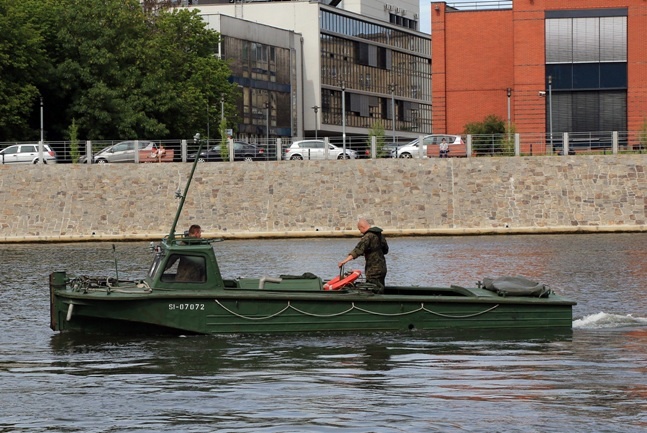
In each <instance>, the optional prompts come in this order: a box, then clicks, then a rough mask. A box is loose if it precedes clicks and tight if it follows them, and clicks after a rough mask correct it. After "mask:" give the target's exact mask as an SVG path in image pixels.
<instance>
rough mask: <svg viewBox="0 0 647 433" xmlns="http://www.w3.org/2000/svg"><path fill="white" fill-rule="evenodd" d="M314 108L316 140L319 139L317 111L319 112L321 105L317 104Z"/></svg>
mask: <svg viewBox="0 0 647 433" xmlns="http://www.w3.org/2000/svg"><path fill="white" fill-rule="evenodd" d="M312 109H313V110H314V111H315V140H316V139H317V132H318V129H319V128H318V127H317V113H318V112H319V106H317V105H315V106H314V107H312Z"/></svg>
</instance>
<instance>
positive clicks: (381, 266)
mask: <svg viewBox="0 0 647 433" xmlns="http://www.w3.org/2000/svg"><path fill="white" fill-rule="evenodd" d="M357 229H358V230H359V231H360V232H361V233H362V239H360V241H359V242H358V243H357V246H355V248H353V250H352V251H351V252H350V253H349V254H348V257H346V258H345V259H344V260H342V261H341V262H339V267H340V268H341V267H342V266H344V265H345V264H346V263H348V262H350V261H351V260H354V259H356V258H357V257H359V256H364V259H365V260H366V264H365V267H364V272H365V275H366V282H367V283H371V284H373V285H375V287H376V288H375V290H373V291H374V292H375V293H384V286H385V279H386V258H385V257H384V255H385V254H387V253H388V252H389V245H388V244H387V242H386V238H385V237H384V235H383V234H382V229H381V228H379V227H371V225H370V224H369V223H368V221H367V220H366V219H365V218H360V219H359V221H358V222H357Z"/></svg>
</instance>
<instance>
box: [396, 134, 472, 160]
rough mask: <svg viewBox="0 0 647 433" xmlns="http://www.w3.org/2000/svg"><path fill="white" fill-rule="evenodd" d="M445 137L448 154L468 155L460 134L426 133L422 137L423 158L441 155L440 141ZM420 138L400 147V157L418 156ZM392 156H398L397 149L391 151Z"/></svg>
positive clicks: (456, 155)
mask: <svg viewBox="0 0 647 433" xmlns="http://www.w3.org/2000/svg"><path fill="white" fill-rule="evenodd" d="M443 138H444V139H445V141H446V142H447V144H448V156H450V157H465V156H467V146H466V145H465V142H464V141H463V138H462V137H461V136H460V135H448V134H432V135H426V136H424V137H423V139H422V143H423V151H422V155H423V156H422V157H423V158H432V157H438V156H439V155H440V143H441V142H442V140H443ZM418 141H419V140H418V139H415V140H413V141H412V142H410V143H408V144H405V145H404V146H400V147H398V150H397V157H398V158H416V157H417V156H418V155H419V153H420V148H419V146H418ZM391 156H393V157H396V154H395V149H394V150H393V151H392V152H391Z"/></svg>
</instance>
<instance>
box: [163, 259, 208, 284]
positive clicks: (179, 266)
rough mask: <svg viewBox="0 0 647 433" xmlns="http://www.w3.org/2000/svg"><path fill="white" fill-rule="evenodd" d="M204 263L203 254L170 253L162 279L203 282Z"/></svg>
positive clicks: (204, 277)
mask: <svg viewBox="0 0 647 433" xmlns="http://www.w3.org/2000/svg"><path fill="white" fill-rule="evenodd" d="M205 269H206V263H205V259H204V257H203V256H194V255H190V254H171V257H169V259H168V262H166V269H165V270H164V273H163V274H162V281H176V282H188V283H204V282H205V281H206V272H205Z"/></svg>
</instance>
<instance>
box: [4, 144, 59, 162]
mask: <svg viewBox="0 0 647 433" xmlns="http://www.w3.org/2000/svg"><path fill="white" fill-rule="evenodd" d="M38 152H39V150H38V144H13V145H11V146H9V147H5V148H4V149H2V150H0V164H36V163H37V162H38V159H39V154H38ZM43 162H44V163H45V164H56V152H54V151H53V150H52V149H51V148H50V147H49V146H48V145H46V144H43Z"/></svg>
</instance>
